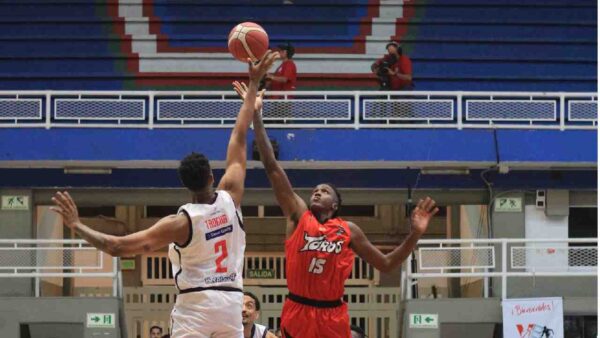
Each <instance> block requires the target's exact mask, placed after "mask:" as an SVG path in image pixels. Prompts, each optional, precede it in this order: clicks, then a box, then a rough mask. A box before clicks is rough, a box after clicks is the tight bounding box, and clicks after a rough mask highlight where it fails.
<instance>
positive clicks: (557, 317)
mask: <svg viewBox="0 0 600 338" xmlns="http://www.w3.org/2000/svg"><path fill="white" fill-rule="evenodd" d="M502 321H503V322H504V325H503V326H504V338H564V328H563V300H562V298H560V297H552V298H526V299H507V300H504V301H502Z"/></svg>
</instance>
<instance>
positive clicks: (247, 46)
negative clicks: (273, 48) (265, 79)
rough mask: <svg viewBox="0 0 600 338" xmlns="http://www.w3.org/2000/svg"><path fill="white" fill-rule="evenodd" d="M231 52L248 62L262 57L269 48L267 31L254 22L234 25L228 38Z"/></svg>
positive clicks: (237, 57)
mask: <svg viewBox="0 0 600 338" xmlns="http://www.w3.org/2000/svg"><path fill="white" fill-rule="evenodd" d="M227 45H228V47H229V52H230V53H231V54H232V55H233V57H235V58H236V59H238V60H240V61H242V62H246V61H247V60H248V58H250V59H251V60H252V61H257V60H260V59H262V57H263V56H264V55H265V53H266V52H267V50H268V49H269V36H268V35H267V32H266V31H265V30H264V29H263V28H262V27H261V26H259V25H257V24H255V23H254V22H242V23H240V24H238V25H237V26H235V27H233V29H232V30H231V32H230V33H229V38H228V44H227Z"/></svg>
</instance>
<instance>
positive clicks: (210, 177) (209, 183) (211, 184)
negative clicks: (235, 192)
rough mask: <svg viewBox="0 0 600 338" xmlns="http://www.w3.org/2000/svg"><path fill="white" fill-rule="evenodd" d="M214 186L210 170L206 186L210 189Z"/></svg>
mask: <svg viewBox="0 0 600 338" xmlns="http://www.w3.org/2000/svg"><path fill="white" fill-rule="evenodd" d="M214 184H215V176H214V175H213V172H212V169H211V170H210V174H208V184H207V186H209V187H212V186H213V185H214Z"/></svg>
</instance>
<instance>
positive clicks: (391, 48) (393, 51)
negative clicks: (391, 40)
mask: <svg viewBox="0 0 600 338" xmlns="http://www.w3.org/2000/svg"><path fill="white" fill-rule="evenodd" d="M387 51H388V54H390V55H394V54H397V53H398V48H396V46H394V45H389V46H388V47H387Z"/></svg>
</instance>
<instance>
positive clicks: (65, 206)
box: [52, 197, 68, 211]
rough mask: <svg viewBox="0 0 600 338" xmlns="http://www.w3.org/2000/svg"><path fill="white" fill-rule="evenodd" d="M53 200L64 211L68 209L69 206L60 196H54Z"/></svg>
mask: <svg viewBox="0 0 600 338" xmlns="http://www.w3.org/2000/svg"><path fill="white" fill-rule="evenodd" d="M52 202H54V204H55V205H56V206H58V207H59V208H60V209H61V210H63V211H65V210H67V208H68V207H67V205H66V204H65V203H64V202H63V201H62V200H61V199H60V198H57V197H52Z"/></svg>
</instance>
